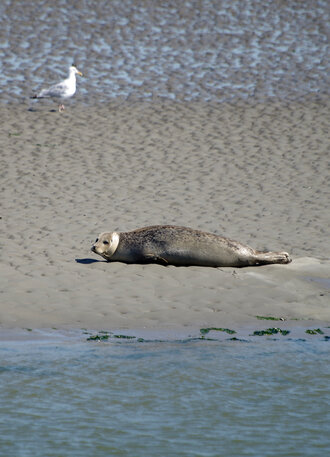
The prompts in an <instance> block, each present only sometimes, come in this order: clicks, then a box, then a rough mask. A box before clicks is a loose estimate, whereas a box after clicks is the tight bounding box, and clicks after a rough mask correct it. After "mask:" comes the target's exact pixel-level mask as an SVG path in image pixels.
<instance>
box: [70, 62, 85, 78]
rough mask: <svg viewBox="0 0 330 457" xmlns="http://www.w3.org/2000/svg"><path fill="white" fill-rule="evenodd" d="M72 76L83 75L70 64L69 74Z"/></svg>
mask: <svg viewBox="0 0 330 457" xmlns="http://www.w3.org/2000/svg"><path fill="white" fill-rule="evenodd" d="M72 73H73V74H74V75H79V76H83V74H82V73H81V71H79V70H78V68H77V67H76V66H75V65H74V64H72V65H71V67H70V74H72Z"/></svg>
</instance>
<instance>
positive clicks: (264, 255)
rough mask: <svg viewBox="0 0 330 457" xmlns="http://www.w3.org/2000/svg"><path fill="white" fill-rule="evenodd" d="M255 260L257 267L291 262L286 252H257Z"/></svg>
mask: <svg viewBox="0 0 330 457" xmlns="http://www.w3.org/2000/svg"><path fill="white" fill-rule="evenodd" d="M256 260H257V264H258V265H267V264H272V263H290V262H292V259H291V257H290V256H289V254H288V253H287V252H257V254H256Z"/></svg>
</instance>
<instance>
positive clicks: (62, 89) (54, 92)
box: [31, 64, 83, 112]
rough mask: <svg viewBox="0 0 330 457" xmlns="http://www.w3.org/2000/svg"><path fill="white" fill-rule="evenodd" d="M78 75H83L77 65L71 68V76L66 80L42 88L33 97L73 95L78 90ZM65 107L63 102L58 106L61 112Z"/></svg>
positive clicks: (64, 97)
mask: <svg viewBox="0 0 330 457" xmlns="http://www.w3.org/2000/svg"><path fill="white" fill-rule="evenodd" d="M76 75H79V76H83V74H82V73H81V72H80V71H79V70H78V69H77V67H76V66H75V65H73V64H72V65H71V67H70V68H69V76H68V77H67V79H65V80H64V81H62V82H60V83H58V84H54V86H51V87H49V88H48V89H42V90H41V91H40V92H39V93H38V94H36V95H34V96H33V97H31V98H60V99H66V98H70V97H72V95H74V94H75V92H76ZM64 109H65V107H64V105H63V103H61V104H60V105H59V107H58V110H59V112H62V111H64Z"/></svg>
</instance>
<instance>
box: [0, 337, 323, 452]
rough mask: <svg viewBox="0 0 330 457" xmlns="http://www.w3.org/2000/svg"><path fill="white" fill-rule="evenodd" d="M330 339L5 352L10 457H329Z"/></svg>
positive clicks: (83, 345) (1, 383) (1, 404)
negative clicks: (329, 340) (327, 456)
mask: <svg viewBox="0 0 330 457" xmlns="http://www.w3.org/2000/svg"><path fill="white" fill-rule="evenodd" d="M329 362H330V357H329V342H328V341H327V340H324V339H322V338H321V337H316V338H315V339H310V340H303V339H300V338H298V339H291V340H290V339H288V338H287V337H282V338H264V337H263V338H262V339H260V340H258V341H252V340H251V339H250V340H248V341H247V342H242V341H233V340H223V341H207V340H204V341H202V340H194V339H190V340H189V339H186V340H174V341H163V342H157V341H149V342H140V343H139V342H136V341H135V342H132V341H129V340H121V341H120V342H119V341H113V340H112V341H107V342H103V343H102V342H98V343H97V342H91V341H89V342H87V341H82V340H80V341H63V340H59V341H48V342H47V341H38V340H37V341H24V342H1V344H0V411H1V416H0V417H1V419H0V420H1V423H0V425H1V427H0V429H1V433H0V448H1V450H2V452H1V454H2V455H6V456H16V457H17V456H34V457H36V456H43V457H48V456H59V455H65V456H79V457H82V456H87V455H88V456H91V455H93V456H95V457H96V456H110V455H113V456H129V455H130V456H131V455H137V456H142V455H143V456H155V455H157V456H189V457H191V456H221V455H224V456H313V457H315V456H318V455H320V456H321V455H322V456H324V455H327V453H328V452H329V450H330V434H329V423H330V422H329V419H330V417H329V411H330V410H329V402H330V393H329V375H330V363H329Z"/></svg>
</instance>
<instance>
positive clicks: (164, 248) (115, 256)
mask: <svg viewBox="0 0 330 457" xmlns="http://www.w3.org/2000/svg"><path fill="white" fill-rule="evenodd" d="M92 251H93V252H95V253H96V254H99V255H100V256H102V257H104V258H105V259H106V260H108V261H109V262H124V263H160V264H163V265H164V264H165V265H176V266H188V265H197V266H206V267H247V266H252V265H266V264H271V263H289V262H291V258H290V256H289V254H288V253H287V252H260V251H255V250H254V249H252V248H251V247H250V246H247V245H244V244H242V243H239V242H238V241H234V240H230V239H228V238H224V237H222V236H219V235H215V234H213V233H208V232H202V231H200V230H194V229H191V228H188V227H177V226H174V225H155V226H151V227H143V228H140V229H136V230H132V231H130V232H104V233H101V234H100V235H99V236H98V238H97V239H96V241H95V243H94V244H93V246H92Z"/></svg>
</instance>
